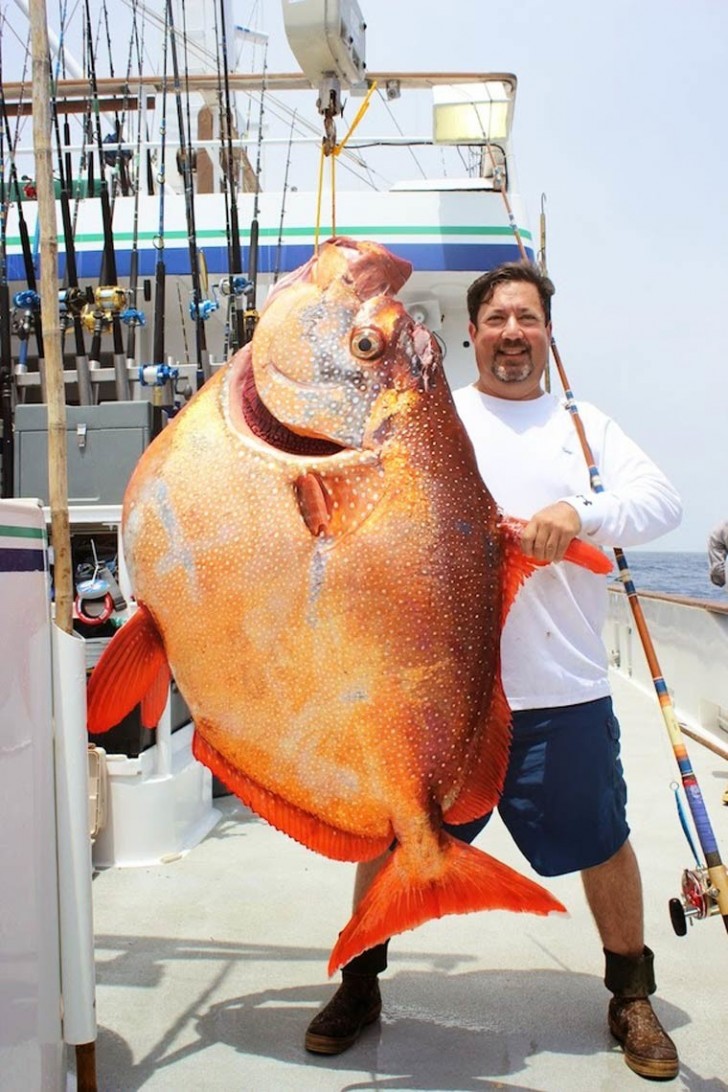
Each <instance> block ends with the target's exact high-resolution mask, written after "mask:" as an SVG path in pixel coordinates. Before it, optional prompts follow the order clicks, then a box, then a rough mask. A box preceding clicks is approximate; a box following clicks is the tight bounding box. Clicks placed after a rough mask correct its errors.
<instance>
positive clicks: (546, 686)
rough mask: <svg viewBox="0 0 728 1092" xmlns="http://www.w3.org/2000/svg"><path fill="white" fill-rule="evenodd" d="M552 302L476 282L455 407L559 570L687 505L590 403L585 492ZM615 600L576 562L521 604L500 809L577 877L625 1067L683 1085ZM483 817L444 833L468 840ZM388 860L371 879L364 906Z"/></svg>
mask: <svg viewBox="0 0 728 1092" xmlns="http://www.w3.org/2000/svg"><path fill="white" fill-rule="evenodd" d="M553 291H554V289H553V285H552V284H551V282H550V281H549V280H548V278H546V277H544V276H542V275H541V274H540V273H539V272H538V271H537V270H536V268H535V267H533V266H531V265H529V264H527V263H520V262H519V263H509V264H506V265H503V266H500V267H498V268H497V269H495V270H492V271H491V272H489V273H486V274H484V275H483V276H482V277H479V278H478V280H476V281H475V282H474V283H473V284H472V285H471V287H470V288H469V290H468V297H467V300H468V312H469V316H470V325H469V331H470V338H471V341H472V343H473V346H474V349H475V358H476V363H477V367H478V379H477V381H476V383H475V384H474V386H471V387H466V388H463V389H462V390H459V391H457V392H456V393H455V402H456V405H457V408H458V412H459V413H460V416H461V418H462V420H463V423H464V425H465V428H466V429H467V431H468V434H469V436H470V438H471V440H472V442H473V446H474V448H475V453H476V457H477V460H478V466H479V469H480V472H481V474H482V476H483V479H484V481H486V482H487V483H488V488H489V489H490V491H491V493H492V494H493V496H494V497H495V499H496V501H497V502H498V504H499V505H500V506H501V508H502V509H503V510H504V511H505V512H507V513H508V514H510V515H514V516H520V517H522V518H524V519H527V520H529V522H528V523H527V525H526V527H525V528H524V530H523V533H522V539H521V544H522V548H523V551H524V553H526V554H529V555H531V556H533V557H535V558H537V559H539V560H542V561H550V562H554V563H558V562H560V561H561V559H562V558H563V556H564V553H565V551H566V548H567V546H568V544H569V542H570V541H571V540H572V538H573V537H574V536H575V535H582V537H584V538H586V539H588V540H589V541H591V542H594V543H597V544H599V545H604V546H610V545H613V544H618V545H621V546H632V545H637V544H640V543H643V542H648V541H650V540H651V539H653V538H656V537H657V536H659V535H661V534H664V533H665V532H666V531H670V530H672V529H673V528H674V527H675V526H676V525H677V524H678V522H679V520H680V516H681V507H680V501H679V498H678V496H677V494H676V493H675V490H674V489H673V487H672V486H671V485H670V483H669V482H668V481H667V479H666V478H665V477H664V475H663V474H662V473H661V472H660V471H659V470H658V468H657V467H656V466H655V465H654V463H652V462H651V461H650V460H649V459H648V458H647V457H646V456H645V455H644V454H643V452H642V451H641V450H640V449H639V448H638V447H637V445H636V444H634V443H633V442H632V441H631V440H629V439H628V438H627V437H626V436H625V435H624V433H623V432H622V431H621V430H620V429H619V427H618V426H617V425H616V424H615V423H614V422H613V421H611V420H609V419H608V418H607V417H605V416H604V414H602V413H601V412H600V411H598V410H597V409H596V408H595V407H593V406H590V405H583V406H582V407H581V413H582V418H583V422H584V425H585V428H586V433H587V436H588V438H589V441H590V444H591V447H592V450H593V453H594V456H595V459H596V462H597V465H598V466H599V468H600V471H601V475H602V481H603V485H604V492H601V493H598V494H597V493H590V489H589V477H588V473H587V467H586V462H585V460H584V457H583V454H582V451H581V448H580V445H579V441H578V437H577V434H576V430H575V428H574V424H573V422H572V420H571V419H570V414H569V413H568V412H567V411H566V410H565V408H564V406H563V404H562V403H561V402H560V401H559V400H558V399H557V398H556V397H555V396H553V395H551V394H547V393H545V392H544V390H543V388H542V386H541V380H542V377H543V374H544V370H545V367H546V363H547V360H548V354H549V346H550V340H551V314H550V305H551V296H552V294H553ZM606 604H607V592H606V583H605V581H604V579H603V578H601V577H598V576H595V575H594V574H593V573H589V572H586V571H585V570H582V569H580V568H578V567H577V566H574V565H569V564H568V563H567V564H563V565H560V564H553V565H549V566H548V567H547V568H545V569H542V570H539V571H538V572H536V573H535V574H534V575H533V576H532V577H531V578H530V579H529V580H528V581H527V582H526V584H525V585H524V587H523V589H522V590H521V592H520V593H519V596H518V598H517V600H516V602H515V604H514V606H513V608H512V609H511V613H510V616H509V619H508V622H507V624H506V627H505V629H504V631H503V636H502V644H501V651H502V674H503V683H504V686H505V691H506V695H507V697H508V700H509V704H510V706H511V709H512V710H513V743H512V748H511V756H510V761H509V768H508V773H507V776H506V781H505V785H504V789H503V794H502V797H501V800H500V802H499V805H498V810H499V812H500V815H501V817H502V819H503V821H504V822H505V824H506V826H507V827H508V829H509V830H510V832H511V834H512V836H513V838H514V840H515V841H516V843H517V844H518V846H519V848H520V849H521V852H522V853H523V854H524V855H525V856H526V857H527V858H528V860H529V861H530V863H531V864H532V866H533V867H534V868H535V869H536V870H537V871H538V872H539V873H540V874H541V875H543V876H554V875H563V874H565V873H567V872H575V871H579V872H581V875H582V880H583V885H584V890H585V893H586V897H587V900H588V903H589V906H590V908H591V911H592V914H593V916H594V920H595V922H596V925H597V928H598V931H599V935H600V938H601V941H602V944H603V948H604V954H605V959H606V973H605V984H606V986H607V988H608V989H609V990H611V992H612V993H613V995H614V996H613V998H612V1000H611V1001H610V1004H609V1013H608V1020H609V1027H610V1029H611V1031H612V1033H613V1034H614V1036H615V1037H616V1038H617V1039H618V1040H619V1042H620V1043H621V1044H622V1046H623V1049H624V1053H625V1059H626V1062H627V1064H628V1065H629V1066H630V1068H632V1069H633V1070H634V1071H635V1072H637V1073H639V1074H640V1075H641V1076H644V1077H651V1078H662V1079H667V1078H670V1077H674V1076H676V1075H677V1072H678V1058H677V1051H676V1049H675V1046H674V1044H673V1042H672V1040H671V1039H670V1038H669V1036H668V1035H667V1034H666V1033H665V1031H664V1030H663V1028H662V1027H661V1025H660V1023H659V1021H658V1019H657V1017H656V1015H655V1014H654V1012H653V1010H652V1007H651V1004H650V1001H649V999H648V998H649V995H650V994H651V993H653V992H654V989H655V982H654V976H653V955H652V952H651V951H650V950H649V948H646V947H645V944H644V937H643V913H642V891H641V883H640V875H639V870H638V866H637V861H636V858H635V856H634V853H633V851H632V848H631V845H630V843H629V840H628V839H629V827H628V826H627V822H626V817H625V800H626V788H625V785H624V780H623V776H622V766H621V762H620V758H619V725H618V723H617V720H616V718H615V716H614V714H613V712H612V707H611V698H610V696H609V684H608V679H607V662H606V653H605V650H604V646H603V644H602V640H601V630H602V626H603V622H604V616H605V613H606ZM547 646H548V649H549V652H548V654H545V653H544V649H545V648H546V647H547ZM536 769H537V770H538V776H537V777H536V776H534V772H535V770H536ZM575 785H576V786H578V791H574V786H575ZM554 802H555V805H556V806H555V805H554ZM488 818H489V817H487V816H486V817H484V819H483V820H481V821H477V822H475V823H470V824H467V825H466V826H465V827H460V828H457V827H456V828H452V827H450V828H448V829H450V831H451V833H454V834H455V835H456V836H457V837H460V838H462V839H463V840H464V841H472V839H473V838H474V837H475V835H476V834H477V833H478V832H479V831H480V830H482V828H483V826H484V825H485V823H486V822H487V820H488ZM383 860H384V858H379V860H377V861H373V862H368V863H366V864H363V865H360V866H359V868H358V870H357V881H356V885H355V891H354V903H355V905H356V904H357V903H358V902H359V901H360V899H361V898H362V897H363V896H364V894H365V893H366V891H367V889H368V887H369V886H370V884H371V883H372V881H373V879H374V877H375V875H376V873H377V871H378V869H379V868H380V867H381V865H382V863H383ZM386 953H387V946H386V945H380V946H378V947H376V948H373V949H371V950H370V951H368V952H364V953H363V954H362V955H361V956H358V957H357V958H356V959H354V960H352V962H351V963H349V964H348V965H347V966H346V967H345V968H344V969H343V972H342V984H341V986H340V987H339V989H338V990H337V992H336V994H335V995H334V997H333V998H332V999H331V1001H330V1002H329V1003H328V1005H327V1006H326V1007H325V1008H324V1009H322V1010H321V1012H320V1013H318V1015H317V1016H316V1017H314V1019H313V1021H312V1022H311V1024H310V1025H309V1028H308V1031H307V1033H306V1040H305V1041H306V1047H307V1049H308V1050H311V1051H314V1052H316V1053H326V1054H328V1053H331V1054H334V1053H339V1052H340V1051H341V1050H345V1049H346V1048H347V1047H348V1046H350V1045H351V1044H352V1043H353V1042H354V1041H355V1040H356V1038H357V1037H358V1035H359V1034H360V1032H361V1030H362V1028H363V1027H364V1026H365V1025H366V1024H368V1023H372V1022H373V1021H374V1020H376V1019H377V1018H378V1016H379V1013H380V1011H381V998H380V994H379V985H378V979H377V975H378V974H379V973H380V972H381V971H382V970H384V968H385V967H386V965H387V959H386Z"/></svg>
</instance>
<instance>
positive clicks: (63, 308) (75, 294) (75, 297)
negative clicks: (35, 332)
mask: <svg viewBox="0 0 728 1092" xmlns="http://www.w3.org/2000/svg"><path fill="white" fill-rule="evenodd" d="M93 298H94V294H93V290H92V289H91V288H87V289H85V290H84V289H83V288H78V287H77V286H75V287H70V286H69V287H68V288H62V289H61V290H60V291H59V293H58V309H59V312H60V319H61V329H63V330H65V329H67V328H68V327H69V326H70V325H71V323H72V322H73V321H74V319H77V318H80V317H81V315H82V314H83V309H84V307H86V306H87V305H88V304H91V303H93Z"/></svg>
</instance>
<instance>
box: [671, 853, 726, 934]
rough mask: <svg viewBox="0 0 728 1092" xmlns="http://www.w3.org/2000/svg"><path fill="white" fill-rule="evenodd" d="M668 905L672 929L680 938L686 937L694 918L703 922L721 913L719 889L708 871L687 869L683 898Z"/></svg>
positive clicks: (701, 868)
mask: <svg viewBox="0 0 728 1092" xmlns="http://www.w3.org/2000/svg"><path fill="white" fill-rule="evenodd" d="M668 905H669V908H670V921H671V922H672V927H673V929H674V930H675V933H676V934H677V936H679V937H684V936H685V934H686V933H687V931H688V922H690V924H691V925H692V924H693V918H696V919H697V920H698V921H701V920H702V919H703V918H709V917H711V915H713V914H718V913H720V908H719V906H718V889H717V888H716V887H714V886H713V884H712V882H711V879H710V876H709V875H708V869H707V868H704V867H697V868H686V869H685V871H684V872H683V874H682V898H681V899H670V902H669V903H668Z"/></svg>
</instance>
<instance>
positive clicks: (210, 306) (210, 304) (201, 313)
mask: <svg viewBox="0 0 728 1092" xmlns="http://www.w3.org/2000/svg"><path fill="white" fill-rule="evenodd" d="M219 309H220V301H219V300H218V299H217V297H215V298H214V299H211V300H196V299H195V298H194V296H193V298H192V299H191V300H190V318H191V319H192V321H193V322H197V319H198V318H199V319H202V321H203V322H207V320H208V319H209V317H210V315H213V314H214V313H215V311H218V310H219Z"/></svg>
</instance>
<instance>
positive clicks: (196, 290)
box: [166, 0, 211, 387]
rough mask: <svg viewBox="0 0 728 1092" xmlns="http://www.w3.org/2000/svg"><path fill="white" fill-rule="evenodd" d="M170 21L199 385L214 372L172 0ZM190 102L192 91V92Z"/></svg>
mask: <svg viewBox="0 0 728 1092" xmlns="http://www.w3.org/2000/svg"><path fill="white" fill-rule="evenodd" d="M166 11H167V21H168V29H169V39H170V49H171V54H172V75H173V79H174V95H175V102H176V105H177V125H178V128H179V151H178V156H177V166H178V169H179V170H180V172H181V174H182V178H183V180H184V194H185V212H186V215H187V234H188V247H189V259H190V273H191V276H192V299H191V301H190V314H191V316H192V318H193V320H194V323H195V341H196V349H197V385H198V387H200V386H202V383H203V382H204V381H205V380H206V379H208V378H209V377H210V375H211V371H210V361H209V357H208V353H207V335H206V333H205V321H204V319H203V316H202V307H201V305H202V295H201V292H200V268H199V262H198V259H197V233H196V229H195V198H194V187H193V179H192V169H193V153H192V146H191V142H190V139H189V136H188V134H187V132H186V130H185V121H184V113H183V110H182V86H181V83H180V69H179V60H178V57H177V31H176V29H175V25H174V13H173V11H172V0H166ZM188 103H189V95H188Z"/></svg>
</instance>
